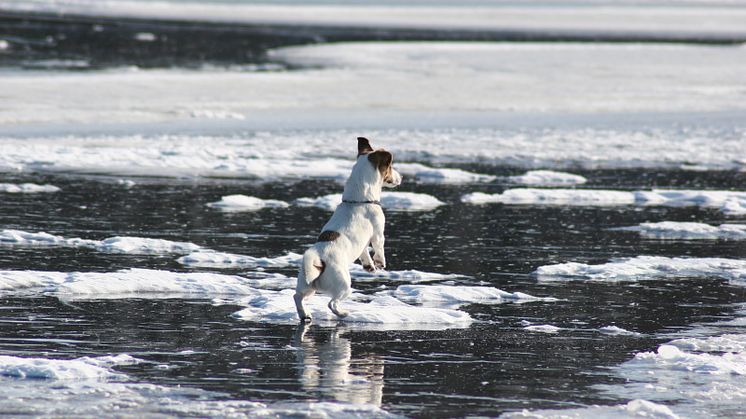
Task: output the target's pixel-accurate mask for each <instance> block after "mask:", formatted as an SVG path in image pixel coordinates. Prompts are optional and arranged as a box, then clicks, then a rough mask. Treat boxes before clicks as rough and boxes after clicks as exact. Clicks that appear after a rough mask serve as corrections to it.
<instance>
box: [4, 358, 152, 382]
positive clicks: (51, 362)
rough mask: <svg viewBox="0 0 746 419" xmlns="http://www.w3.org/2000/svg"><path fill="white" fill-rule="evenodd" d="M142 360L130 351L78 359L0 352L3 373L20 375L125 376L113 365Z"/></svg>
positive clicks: (48, 377)
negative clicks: (27, 356)
mask: <svg viewBox="0 0 746 419" xmlns="http://www.w3.org/2000/svg"><path fill="white" fill-rule="evenodd" d="M138 362H140V360H138V359H136V358H133V357H131V356H130V355H127V354H119V355H116V356H103V357H96V358H89V357H82V358H77V359H48V358H23V357H17V356H7V355H0V376H4V377H12V378H17V379H46V380H108V379H121V378H123V377H124V376H123V375H122V374H119V373H116V372H114V371H113V370H112V369H111V367H112V366H116V365H131V364H136V363H138Z"/></svg>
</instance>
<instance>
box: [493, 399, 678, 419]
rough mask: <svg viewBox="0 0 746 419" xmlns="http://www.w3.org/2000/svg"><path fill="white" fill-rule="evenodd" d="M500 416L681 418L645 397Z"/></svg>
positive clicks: (563, 418)
mask: <svg viewBox="0 0 746 419" xmlns="http://www.w3.org/2000/svg"><path fill="white" fill-rule="evenodd" d="M500 418H505V419H512V418H529V419H550V418H551V419H591V418H596V419H627V418H653V419H679V418H680V416H679V415H677V414H675V413H674V412H673V411H672V410H671V409H670V408H669V407H668V406H665V405H662V404H659V403H653V402H651V401H647V400H643V399H635V400H632V401H630V402H629V403H627V404H623V405H617V406H590V407H585V408H580V409H555V410H533V411H531V410H523V411H521V412H510V413H506V414H503V415H501V416H500Z"/></svg>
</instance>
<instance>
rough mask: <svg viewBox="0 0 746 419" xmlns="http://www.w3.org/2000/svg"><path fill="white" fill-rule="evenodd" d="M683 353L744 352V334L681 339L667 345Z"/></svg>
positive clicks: (745, 350) (745, 340)
mask: <svg viewBox="0 0 746 419" xmlns="http://www.w3.org/2000/svg"><path fill="white" fill-rule="evenodd" d="M668 344H669V345H673V346H675V347H677V348H679V349H681V350H684V351H696V352H738V353H744V352H746V335H745V334H740V335H739V334H732V333H731V334H724V335H720V336H711V337H707V338H682V339H675V340H673V341H671V342H669V343H668Z"/></svg>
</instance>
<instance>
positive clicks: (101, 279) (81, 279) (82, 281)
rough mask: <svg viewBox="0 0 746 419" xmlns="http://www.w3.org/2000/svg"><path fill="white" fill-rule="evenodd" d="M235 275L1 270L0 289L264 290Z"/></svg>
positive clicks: (199, 294)
mask: <svg viewBox="0 0 746 419" xmlns="http://www.w3.org/2000/svg"><path fill="white" fill-rule="evenodd" d="M253 283H254V281H253V280H251V279H246V278H244V277H240V276H235V275H221V274H214V273H201V272H192V273H185V272H170V271H161V270H153V269H135V268H132V269H125V270H121V271H116V272H57V271H31V270H26V271H21V270H2V271H0V290H3V291H6V292H17V291H26V292H40V293H45V294H49V295H55V296H58V297H60V298H64V299H98V298H161V297H162V296H179V297H181V298H199V299H206V298H212V297H214V296H219V295H230V296H253V295H259V294H261V293H262V292H264V291H262V290H259V289H257V288H254V286H253Z"/></svg>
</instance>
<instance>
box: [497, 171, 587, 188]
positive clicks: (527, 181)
mask: <svg viewBox="0 0 746 419" xmlns="http://www.w3.org/2000/svg"><path fill="white" fill-rule="evenodd" d="M508 181H510V182H512V183H519V184H522V185H531V186H571V185H582V184H584V183H586V182H587V181H588V179H586V178H584V177H583V176H580V175H574V174H572V173H565V172H556V171H553V170H531V171H528V172H526V173H524V174H522V175H518V176H509V177H508Z"/></svg>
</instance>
